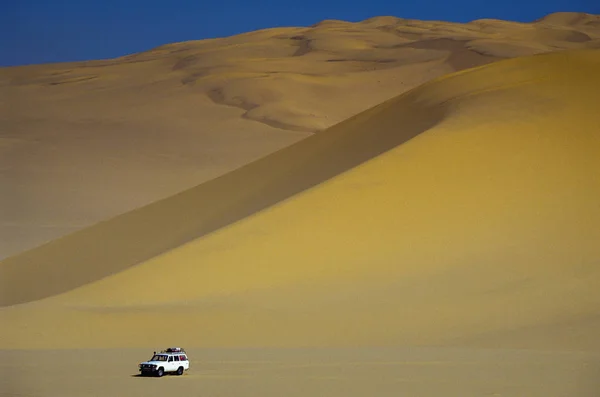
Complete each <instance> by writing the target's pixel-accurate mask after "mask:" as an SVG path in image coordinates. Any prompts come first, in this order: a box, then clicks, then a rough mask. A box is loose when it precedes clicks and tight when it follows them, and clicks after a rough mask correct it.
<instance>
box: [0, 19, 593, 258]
mask: <svg viewBox="0 0 600 397" xmlns="http://www.w3.org/2000/svg"><path fill="white" fill-rule="evenodd" d="M599 20H600V16H598V15H590V14H578V13H557V14H551V15H549V16H547V17H545V18H543V19H541V20H539V21H536V22H533V23H530V24H522V23H514V22H509V21H498V20H489V19H487V20H478V21H473V22H470V23H466V24H458V23H448V22H444V21H418V20H408V19H402V18H395V17H389V16H383V17H376V18H371V19H368V20H365V21H361V22H357V23H349V22H344V21H324V22H322V23H319V24H316V25H315V26H311V27H294V28H277V29H265V30H261V31H257V32H248V33H245V34H241V35H237V36H232V37H226V38H221V39H214V40H199V41H190V42H183V43H173V44H169V45H165V46H161V47H159V48H155V49H152V50H150V51H145V52H142V53H138V54H132V55H128V56H125V57H120V58H116V59H109V60H102V61H93V62H75V63H65V64H49V65H33V66H27V67H15V68H1V69H0V106H2V109H6V111H5V112H0V189H1V190H0V208H2V211H0V259H4V258H7V257H9V256H12V255H16V254H18V253H21V252H24V251H26V250H28V249H30V248H33V247H36V246H39V245H41V244H43V243H46V242H48V241H52V240H54V239H56V238H59V237H61V236H64V235H67V234H69V233H72V232H74V231H77V230H81V229H84V228H85V227H88V226H91V225H93V224H95V223H97V222H100V221H103V220H106V219H107V218H110V217H113V216H116V215H119V214H122V213H125V212H127V211H130V210H133V209H135V208H139V207H141V206H143V205H146V204H148V203H151V202H154V201H156V200H159V199H162V198H166V197H168V196H171V195H173V194H176V193H178V192H180V191H183V190H185V189H187V188H190V187H193V186H196V185H198V184H200V183H202V182H205V181H208V180H210V179H213V178H215V177H218V176H220V175H224V174H227V173H228V172H230V171H232V170H234V169H236V168H239V167H241V166H243V165H245V164H247V163H249V162H251V161H253V160H256V159H258V158H261V157H263V156H265V155H267V154H269V153H271V152H274V151H276V150H278V149H281V148H283V147H287V146H289V145H291V144H294V143H296V142H298V141H300V140H302V139H304V138H306V137H309V136H311V135H312V134H314V133H316V132H320V131H323V130H324V129H326V128H328V127H331V126H332V125H335V124H337V123H339V122H341V121H343V120H345V119H347V118H348V117H351V116H352V115H355V114H357V113H359V112H362V111H364V110H365V109H367V108H370V107H372V106H376V105H378V104H379V103H381V102H383V101H385V100H388V99H390V98H393V97H395V96H397V95H399V94H401V93H403V92H406V91H407V90H409V89H411V88H414V87H416V86H418V85H419V84H421V83H424V82H426V81H428V80H430V79H432V78H435V77H439V76H441V75H444V74H446V73H450V72H454V71H457V70H464V69H466V68H469V67H473V66H478V65H483V64H487V63H490V62H495V61H497V60H500V59H503V58H511V57H515V56H525V55H531V54H534V53H545V52H553V51H560V50H564V49H584V48H599V47H600V23H599Z"/></svg>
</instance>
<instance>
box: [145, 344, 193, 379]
mask: <svg viewBox="0 0 600 397" xmlns="http://www.w3.org/2000/svg"><path fill="white" fill-rule="evenodd" d="M138 367H139V370H140V374H141V375H142V376H144V375H153V376H158V377H161V376H163V375H164V374H167V373H174V374H177V375H183V372H184V371H187V370H188V369H190V361H189V360H188V357H187V353H186V352H185V350H183V349H182V348H180V347H170V348H168V349H166V350H163V351H161V352H160V353H157V352H154V355H153V356H152V358H151V359H150V360H148V361H144V362H143V363H140V364H139V365H138Z"/></svg>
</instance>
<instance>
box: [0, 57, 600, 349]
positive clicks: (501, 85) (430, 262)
mask: <svg viewBox="0 0 600 397" xmlns="http://www.w3.org/2000/svg"><path fill="white" fill-rule="evenodd" d="M599 67H600V51H599V50H576V51H566V52H561V53H550V54H543V55H536V56H532V57H523V58H515V59H511V60H506V61H502V62H497V63H494V64H490V65H486V66H482V67H478V68H475V69H472V70H468V71H463V72H458V73H455V74H452V75H449V76H446V77H443V78H439V79H436V80H434V81H431V82H429V83H426V84H424V85H422V86H420V87H418V88H417V89H415V90H413V91H411V92H409V93H406V94H404V95H401V96H399V97H397V98H394V99H392V100H390V101H387V102H385V103H383V104H381V105H380V106H377V107H375V108H373V109H370V110H368V111H366V112H363V113H361V114H359V115H357V116H355V117H353V118H351V119H349V120H347V121H346V122H343V123H340V124H339V125H336V126H334V127H332V128H331V129H329V130H328V131H327V132H326V133H324V134H322V135H318V136H314V137H312V138H310V139H307V140H304V141H302V142H300V143H297V144H295V145H293V146H292V147H290V148H286V149H284V150H282V151H280V152H278V153H275V154H273V155H271V156H269V157H267V158H264V159H262V160H260V161H258V162H256V163H254V164H251V165H248V166H246V167H243V168H241V169H240V170H238V171H236V173H232V174H229V175H227V176H224V177H222V178H220V179H219V180H215V181H213V182H211V183H207V184H204V185H202V186H199V187H198V188H197V189H200V190H198V191H202V189H205V190H204V191H203V193H202V194H200V195H199V197H198V198H197V199H194V198H192V197H193V195H194V190H191V191H189V192H186V193H184V194H182V195H179V196H177V197H173V198H170V199H167V200H164V201H163V202H161V203H157V204H154V205H151V206H149V207H147V208H143V209H140V210H139V211H138V212H137V213H134V214H128V215H126V216H129V217H135V218H136V219H137V222H138V223H137V226H135V228H134V229H131V232H130V234H115V233H116V232H117V231H118V229H111V225H115V222H119V220H118V218H116V219H115V220H114V221H112V222H107V223H106V224H104V225H99V226H98V227H97V228H95V229H89V230H91V231H90V232H89V234H88V235H85V233H82V234H79V235H73V236H70V237H67V238H64V239H63V240H62V241H59V242H56V243H55V244H57V245H56V246H55V247H60V249H56V250H53V249H52V246H48V247H46V248H42V249H41V250H33V251H30V252H28V253H26V254H25V255H23V256H16V257H15V258H13V259H12V260H11V261H8V262H7V261H3V262H2V263H0V269H1V272H2V273H1V274H2V277H1V279H2V280H3V282H4V285H3V289H2V290H3V294H2V303H3V304H4V305H5V307H3V308H2V309H1V311H0V322H1V323H3V324H11V325H10V327H2V328H1V329H0V341H1V342H0V343H1V344H2V346H1V347H40V348H41V347H107V346H113V347H118V346H130V347H131V346H153V345H154V346H156V345H168V344H170V343H176V344H182V345H186V346H212V347H215V346H227V347H230V346H257V345H260V346H306V345H312V346H323V345H327V346H340V345H352V346H356V345H388V344H411V345H415V344H430V345H431V344H433V345H439V344H461V345H468V344H475V345H482V346H496V345H497V344H499V343H501V344H503V345H505V346H508V347H523V346H524V347H536V348H552V349H582V350H598V349H600V344H599V343H598V341H597V338H596V336H597V334H598V331H599V330H598V321H597V310H598V307H600V306H599V305H600V293H599V292H598V289H597V285H598V282H599V281H600V268H599V267H598V265H599V261H600V248H599V247H598V245H597V241H598V238H599V237H600V235H599V234H600V232H599V230H600V228H599V227H598V226H599V225H600V208H599V207H598V204H597V203H598V200H599V199H600V180H599V179H598V173H597V169H599V167H600V164H599V161H600V160H599V159H598V156H597V153H598V152H599V150H600V136H599V135H598V134H597V126H598V125H600V115H599V114H598V112H597V109H596V104H597V102H598V99H599V98H598V92H599V90H598V88H599V87H600V75H599V74H598V73H597V70H598V69H599ZM429 117H431V118H429ZM416 131H423V132H421V133H420V134H418V135H416V133H415V132H416ZM412 136H414V137H412ZM410 137H412V139H409V140H407V139H408V138H410ZM382 140H383V141H385V142H387V143H386V145H384V144H383V143H382V142H381V141H382ZM403 142H404V143H403ZM377 154H378V155H377ZM346 156H348V158H350V159H352V160H353V161H350V160H347V162H345V163H344V167H346V168H345V169H344V170H340V169H339V166H338V164H339V163H338V162H340V161H342V159H343V158H346ZM328 159H330V161H329V162H328V161H327V160H328ZM367 160H368V161H367ZM351 167H352V168H351ZM319 170H320V171H319ZM341 171H344V172H341ZM236 178H239V179H236ZM227 180H229V181H230V182H232V183H227V182H226V181H227ZM239 180H243V181H244V182H241V183H240V184H237V181H239ZM288 181H289V182H288ZM233 182H235V183H233ZM288 183H289V184H288ZM292 185H293V186H292ZM307 188H308V189H307ZM302 189H306V190H303V191H300V190H302ZM223 192H226V195H228V196H229V197H230V198H229V199H226V200H223V197H224V196H222V194H223ZM186 194H187V195H188V196H187V197H188V198H190V199H189V201H188V200H185V197H186ZM211 200H212V201H211ZM207 206H208V207H210V210H207V208H206V207H207ZM260 209H262V210H260ZM257 210H260V211H257ZM251 211H257V212H254V213H253V214H251V215H249V214H248V212H251ZM232 214H235V215H238V218H239V219H238V220H237V221H236V222H233V223H230V224H228V225H222V226H223V227H220V228H218V227H211V228H209V229H206V225H208V224H212V225H213V226H215V225H216V223H214V222H216V219H226V218H227V217H230V216H231V217H233V215H232ZM211 215H212V216H213V217H214V218H212V219H211ZM246 215H249V216H246ZM167 216H168V217H169V219H165V218H166V217H167ZM144 219H146V220H147V221H148V222H147V223H146V224H145V225H144V224H143V221H144ZM232 220H235V219H233V218H230V219H228V221H232ZM169 222H173V223H171V224H170V223H169ZM211 222H213V223H211ZM207 232H209V233H207ZM119 233H120V231H119ZM161 235H162V236H161ZM120 239H123V240H125V239H126V240H127V241H128V242H129V244H121V246H119V242H118V240H120ZM167 240H168V241H167ZM184 240H186V241H188V243H186V244H183V245H179V244H180V243H181V242H183V241H184ZM157 243H159V244H161V246H160V247H153V248H152V249H154V248H156V250H157V251H158V250H159V248H161V249H165V252H162V253H160V252H155V254H156V255H155V256H152V257H151V258H144V255H140V252H141V251H140V249H146V250H147V249H149V248H147V247H150V246H152V245H153V244H157ZM169 244H171V246H169ZM115 245H116V246H117V247H118V248H117V249H111V246H115ZM102 246H105V247H106V248H107V249H105V252H104V253H103V258H102V261H100V262H98V261H96V258H95V257H94V255H90V257H88V258H86V257H85V253H86V252H89V253H93V252H94V251H96V252H98V251H99V250H100V247H102ZM128 246H129V247H128ZM96 247H98V248H96ZM44 250H45V251H44ZM146 256H151V255H148V251H146ZM123 258H128V261H129V262H127V261H124V260H123ZM115 264H118V265H115ZM99 265H103V266H107V267H109V268H110V267H111V266H112V267H113V268H112V269H111V271H115V272H116V273H114V274H111V275H108V274H99V272H98V268H97V267H98V266H99ZM52 269H57V272H58V269H60V273H59V274H60V275H61V278H63V279H64V283H63V284H59V285H60V286H61V287H60V289H61V290H64V292H62V293H59V294H57V292H61V291H57V289H56V288H55V287H54V285H55V283H50V282H47V283H46V284H45V285H44V284H42V283H38V284H37V285H35V288H30V287H28V286H27V283H26V282H25V281H26V280H27V278H29V279H31V280H33V281H32V282H34V283H35V282H36V281H35V280H36V278H38V277H40V276H41V275H43V277H45V278H48V280H50V277H52ZM106 273H108V272H106ZM102 276H106V277H102ZM77 285H80V286H79V287H78V288H75V289H70V288H72V287H74V286H77ZM51 294H54V295H52V296H48V295H51ZM44 296H48V297H46V298H44V299H41V300H37V301H35V299H38V298H40V297H44ZM15 297H16V298H15ZM13 303H20V304H18V305H12V304H13ZM6 305H11V306H6ZM157 323H160V324H164V323H170V324H185V326H183V327H172V328H171V327H162V326H161V327H159V328H160V332H142V331H143V330H146V329H147V330H156V329H157ZM552 331H554V332H552ZM511 335H512V337H511ZM536 335H538V336H545V337H544V338H537V339H536V338H535V336H536ZM486 336H488V337H486ZM532 340H536V341H537V344H531V343H530V342H531V341H532Z"/></svg>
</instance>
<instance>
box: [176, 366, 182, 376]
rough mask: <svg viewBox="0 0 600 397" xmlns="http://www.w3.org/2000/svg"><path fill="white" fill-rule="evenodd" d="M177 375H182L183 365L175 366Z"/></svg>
mask: <svg viewBox="0 0 600 397" xmlns="http://www.w3.org/2000/svg"><path fill="white" fill-rule="evenodd" d="M177 375H183V367H179V368H177Z"/></svg>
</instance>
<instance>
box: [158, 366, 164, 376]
mask: <svg viewBox="0 0 600 397" xmlns="http://www.w3.org/2000/svg"><path fill="white" fill-rule="evenodd" d="M164 374H165V370H164V369H163V368H162V367H161V368H159V369H158V371H156V376H158V377H159V378H160V377H161V376H163V375H164Z"/></svg>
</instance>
